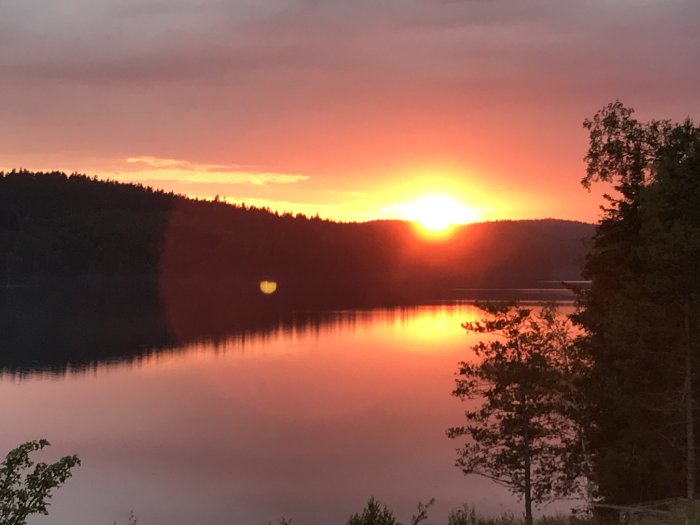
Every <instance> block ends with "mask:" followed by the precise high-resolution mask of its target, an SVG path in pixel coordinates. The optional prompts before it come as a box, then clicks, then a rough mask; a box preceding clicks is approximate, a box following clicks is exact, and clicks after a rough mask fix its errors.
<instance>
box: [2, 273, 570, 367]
mask: <svg viewBox="0 0 700 525" xmlns="http://www.w3.org/2000/svg"><path fill="white" fill-rule="evenodd" d="M518 292H520V293H518ZM536 292H541V293H539V295H538V294H537V293H536ZM551 292H557V291H556V290H539V291H538V290H520V291H518V290H510V291H508V290H485V291H484V290H481V291H471V292H470V291H463V292H461V293H460V294H461V295H462V296H463V297H464V298H466V297H469V298H472V299H484V298H485V297H486V298H489V299H495V300H498V299H509V298H510V299H512V298H513V297H518V298H520V299H523V298H530V299H533V300H536V301H541V300H543V299H544V300H552V299H555V298H560V299H566V298H568V297H570V295H567V293H566V292H564V294H563V295H561V297H560V296H557V295H553V294H552V293H551ZM513 293H515V294H516V295H513ZM559 293H561V290H559ZM484 294H486V295H484ZM304 299H306V300H304ZM397 304H399V305H401V306H398V308H400V309H401V312H402V313H401V315H404V314H405V315H412V314H414V313H415V311H416V310H415V309H416V308H417V306H415V305H418V304H426V303H425V302H424V301H414V302H411V301H403V302H398V301H397V302H396V303H393V304H392V303H386V302H381V301H372V300H371V296H370V295H367V296H366V297H364V298H362V300H356V301H349V300H348V299H347V298H344V299H343V301H342V302H339V301H333V300H331V298H327V299H324V301H319V298H318V297H317V296H310V297H306V298H305V297H304V296H303V294H299V295H292V296H291V298H290V296H285V295H283V294H277V293H275V294H272V295H265V294H263V293H261V292H260V290H259V289H258V288H256V287H255V286H251V287H249V288H243V289H240V288H239V289H238V290H237V291H236V292H232V291H231V290H230V289H229V288H228V287H221V288H211V287H205V286H198V285H197V283H193V282H190V283H184V284H183V283H182V282H179V283H178V282H175V281H173V282H170V283H164V282H163V281H162V280H161V281H160V282H159V283H156V282H155V281H154V280H153V279H141V280H136V281H135V280H134V279H125V280H120V281H111V282H110V283H109V284H106V283H105V282H104V281H99V284H98V283H97V282H95V281H88V280H81V281H78V282H76V281H71V282H69V283H67V282H66V283H63V284H62V285H54V286H52V287H49V288H47V287H23V288H19V287H18V288H6V289H0V337H2V339H1V340H0V345H1V348H2V351H1V352H0V373H5V374H13V375H15V374H17V375H26V374H35V373H48V374H59V375H62V374H65V373H68V372H77V373H81V372H85V371H89V370H93V369H95V368H97V367H98V366H102V365H110V364H118V363H124V362H127V363H129V362H136V361H139V360H142V359H146V358H148V357H151V356H153V355H154V354H162V353H177V352H186V351H188V349H189V348H191V346H192V345H193V344H198V343H213V345H214V346H215V347H216V346H219V345H224V343H225V346H226V347H229V346H231V343H233V345H234V346H236V347H238V348H243V347H245V346H246V345H248V344H250V343H260V342H264V341H267V340H270V339H273V338H276V337H278V336H280V335H303V334H314V333H316V334H318V333H320V332H321V331H325V332H328V331H333V330H336V329H343V330H346V329H348V328H353V327H355V326H356V325H358V324H362V323H368V322H371V320H372V319H373V316H374V315H376V311H375V310H373V309H374V308H377V307H397V306H396V305H397Z"/></svg>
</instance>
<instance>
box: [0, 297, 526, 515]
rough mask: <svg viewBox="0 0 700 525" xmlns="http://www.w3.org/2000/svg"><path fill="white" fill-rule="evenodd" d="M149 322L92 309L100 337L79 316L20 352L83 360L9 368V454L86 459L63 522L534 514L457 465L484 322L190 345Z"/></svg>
mask: <svg viewBox="0 0 700 525" xmlns="http://www.w3.org/2000/svg"><path fill="white" fill-rule="evenodd" d="M100 309H101V308H100V307H99V306H95V307H94V308H92V311H93V312H95V311H100ZM138 312H139V313H140V314H141V315H143V316H146V317H145V318H144V319H143V320H142V321H138V320H136V319H135V318H134V316H126V317H124V318H118V317H117V318H114V317H113V318H112V319H111V320H109V321H99V320H98V319H96V316H94V317H90V314H89V312H88V311H82V312H79V313H80V315H84V316H86V317H83V319H90V320H91V322H93V323H98V324H97V326H94V327H84V326H83V325H82V323H83V322H85V321H70V315H74V314H75V313H76V312H74V311H73V312H71V313H70V315H69V314H68V313H66V314H56V315H57V316H58V317H57V318H55V319H53V320H51V321H49V323H48V324H49V325H50V326H51V328H47V329H44V330H45V332H44V333H37V334H34V336H32V337H33V339H32V343H31V344H29V345H28V344H25V345H24V346H22V345H20V346H19V347H17V352H20V351H21V349H22V348H26V349H29V350H31V351H33V352H34V354H33V355H35V356H39V357H42V358H43V357H44V356H49V355H50V354H51V353H50V352H49V350H48V349H47V350H46V351H43V352H42V351H40V349H39V345H40V343H41V341H44V340H46V338H48V337H59V344H58V346H54V347H53V348H52V350H54V351H55V350H56V349H60V350H61V352H67V353H68V354H67V355H68V356H69V360H68V361H60V360H58V359H57V358H52V359H50V360H49V361H43V362H41V361H38V360H36V361H28V360H26V359H25V360H21V359H19V358H18V357H17V352H13V353H12V354H11V355H13V356H14V357H12V359H14V361H12V360H11V361H7V360H5V359H6V358H7V356H6V355H5V354H3V359H4V360H5V361H3V367H4V370H5V375H4V376H3V377H2V378H0V413H2V414H3V423H4V425H3V427H4V431H3V433H2V435H1V436H0V446H1V447H2V448H3V449H9V448H10V447H11V446H13V445H15V444H17V443H19V442H21V441H24V440H28V439H33V438H37V437H46V438H48V439H50V440H51V441H52V442H53V443H54V447H52V448H53V450H51V451H50V452H51V454H52V455H53V454H55V455H58V454H67V453H74V452H76V453H79V454H80V456H81V458H82V459H83V466H82V467H81V468H80V469H79V470H78V471H76V475H75V477H74V478H73V479H71V481H70V483H69V484H67V485H66V487H65V488H63V489H62V490H61V492H60V493H58V494H57V496H56V498H55V500H54V502H53V504H52V508H51V512H50V518H51V522H52V523H56V524H58V525H61V524H66V525H68V524H71V525H81V524H86V525H87V524H94V523H111V522H113V521H115V520H116V521H118V522H125V520H126V516H127V515H128V512H129V510H131V509H133V510H134V511H135V513H136V515H137V517H138V518H139V522H140V523H145V524H146V523H147V524H154V525H158V524H172V525H185V524H188V525H189V524H195V523H206V524H211V525H217V524H224V523H226V524H229V523H259V524H264V523H267V522H268V521H272V522H275V520H276V519H278V518H279V517H280V516H287V517H291V518H293V519H294V522H295V523H304V524H308V525H314V524H319V525H320V524H329V523H344V522H345V520H346V519H347V517H348V516H349V515H350V514H351V513H352V512H355V511H357V510H359V509H361V508H362V506H363V505H364V503H365V502H366V500H367V498H368V497H369V496H370V495H374V496H376V497H378V498H379V499H381V500H382V501H384V502H386V503H387V504H388V505H389V506H390V507H391V508H392V509H395V511H396V512H397V514H398V515H399V517H400V518H401V519H402V520H403V521H407V520H408V518H409V517H410V515H411V513H412V512H413V511H414V510H415V505H416V503H417V502H418V501H419V500H423V501H425V500H427V499H428V498H430V497H431V496H435V497H436V498H437V503H436V506H435V507H434V511H433V512H432V514H431V517H432V521H434V522H439V521H441V520H444V518H445V516H446V514H447V512H448V510H449V509H451V508H455V507H458V506H460V505H462V504H463V503H470V504H473V505H476V506H477V507H478V508H479V509H480V510H481V511H483V512H485V513H494V512H501V511H517V509H519V507H518V506H517V504H516V502H515V501H514V499H513V498H512V497H511V496H510V495H508V494H507V493H505V492H504V491H503V490H502V489H500V488H498V487H496V486H494V485H492V484H491V483H488V482H485V481H483V480H481V479H479V478H467V477H464V476H463V475H462V474H461V473H460V472H459V471H458V470H457V469H456V468H454V467H453V466H452V465H453V463H454V458H455V455H454V448H455V446H456V445H455V443H453V442H451V441H450V440H448V439H446V437H445V429H446V428H447V427H448V426H450V425H454V424H455V423H456V422H459V421H460V420H461V417H462V410H463V406H462V405H461V404H460V403H459V402H458V401H457V400H455V399H453V398H451V397H450V395H449V392H450V391H451V389H452V383H453V378H454V376H453V373H454V371H455V369H456V363H457V361H459V360H461V359H465V358H468V347H469V345H470V344H471V343H473V342H474V336H473V335H472V336H470V335H467V334H466V333H465V332H464V331H463V330H461V329H460V327H459V325H460V323H462V322H464V321H467V320H472V319H474V318H475V317H476V315H477V312H476V311H475V310H474V308H473V307H471V306H469V305H466V304H453V305H439V306H425V307H412V308H397V309H375V310H345V311H336V312H325V313H315V314H301V313H288V314H284V313H283V312H273V313H271V315H270V316H269V317H268V318H265V320H260V321H256V323H258V324H253V325H250V324H249V325H247V327H246V326H244V325H236V327H234V328H233V329H231V330H230V331H229V332H228V333H226V332H225V331H224V330H222V331H220V332H217V333H215V334H214V335H213V336H211V337H204V336H202V335H201V332H200V333H195V332H193V334H196V336H195V335H193V336H192V337H191V338H190V339H188V340H185V341H183V340H179V339H177V337H175V336H174V335H173V334H172V332H170V331H169V330H168V327H167V324H165V323H160V324H159V323H158V322H156V323H155V326H156V327H157V328H158V333H156V334H155V335H148V334H147V333H146V331H145V330H144V331H140V326H141V323H143V324H144V325H145V324H146V320H150V321H153V319H152V318H148V317H147V313H146V312H145V311H144V310H139V311H138ZM61 322H69V323H70V324H69V326H70V328H71V330H60V329H59V326H58V325H59V324H60V323H61ZM129 325H133V328H134V331H133V332H131V333H122V331H126V329H125V327H127V326H129ZM251 326H252V327H251ZM79 329H85V330H86V331H87V336H85V334H83V335H82V336H80V337H79V336H78V335H76V331H77V330H79ZM37 330H39V328H37ZM101 330H105V333H106V334H107V335H109V337H114V338H115V340H114V341H113V342H112V343H109V342H108V341H106V340H105V339H100V337H99V335H100V332H101ZM103 335H104V334H103ZM20 336H21V331H20V330H18V331H16V332H14V334H13V335H12V336H11V337H12V338H13V339H11V340H12V341H13V342H14V343H15V344H19V343H20V341H19V339H20ZM30 338H31V337H30ZM61 338H62V339H61ZM71 344H77V345H78V348H77V349H71V348H70V345H71ZM91 344H94V345H99V348H95V349H92V350H94V352H92V353H91V351H90V345H91ZM130 344H135V345H136V346H134V347H129V345H130ZM20 357H21V356H20ZM18 359H19V360H18ZM47 363H48V364H47ZM20 371H21V373H20ZM67 371H72V372H75V371H79V372H80V373H66V372H67ZM36 523H42V521H41V520H37V521H36Z"/></svg>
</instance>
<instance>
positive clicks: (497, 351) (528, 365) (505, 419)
mask: <svg viewBox="0 0 700 525" xmlns="http://www.w3.org/2000/svg"><path fill="white" fill-rule="evenodd" d="M479 306H480V307H481V308H482V309H483V310H484V311H485V312H486V313H487V314H488V315H489V317H487V318H485V319H482V320H481V321H479V322H469V323H465V324H464V325H463V327H464V328H465V329H466V330H467V331H469V332H475V333H479V334H490V335H491V336H493V337H492V338H491V339H490V340H488V341H481V342H479V343H477V344H476V345H475V346H474V347H473V348H472V350H473V352H474V356H475V358H476V360H475V361H464V362H462V363H460V368H459V371H458V379H457V380H456V388H455V390H454V391H453V395H455V396H457V397H459V398H460V399H462V400H471V401H475V402H476V403H475V404H474V403H472V404H470V406H469V408H468V409H467V410H466V411H465V416H466V420H467V421H466V424H465V425H463V426H458V427H453V428H450V429H449V430H448V436H449V437H451V438H460V437H463V436H466V437H467V438H468V440H467V442H466V444H465V445H464V446H463V447H462V448H461V449H459V450H458V459H457V466H458V467H460V468H461V469H462V470H463V471H464V473H466V474H478V475H481V476H484V477H487V478H489V479H491V480H493V481H495V482H496V483H498V484H501V485H503V486H505V487H507V488H508V489H510V490H511V491H512V492H513V493H515V494H517V495H519V496H521V497H523V498H524V500H525V518H526V522H527V523H532V504H533V503H540V502H544V501H547V500H549V499H552V498H555V497H560V496H565V495H568V494H572V493H574V492H576V491H577V490H578V488H579V481H580V474H581V472H582V467H583V465H584V463H583V461H582V459H583V454H582V450H581V448H580V446H579V445H580V443H579V432H578V427H577V423H576V418H575V417H574V416H575V410H576V406H577V405H578V403H577V400H576V384H575V382H574V381H573V378H574V377H577V375H578V374H580V373H581V371H582V367H583V364H582V363H581V362H580V360H579V357H578V355H577V354H576V352H575V349H574V347H573V345H572V341H573V337H572V335H571V332H570V323H569V322H568V321H567V320H566V319H564V318H562V317H560V316H559V315H558V314H557V311H556V308H555V307H554V306H552V305H548V306H545V307H543V308H541V309H540V310H539V311H533V310H531V309H528V308H522V307H519V306H517V305H515V304H481V305H479Z"/></svg>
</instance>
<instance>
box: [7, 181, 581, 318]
mask: <svg viewBox="0 0 700 525" xmlns="http://www.w3.org/2000/svg"><path fill="white" fill-rule="evenodd" d="M592 234H593V226H592V225H589V224H584V223H578V222H571V221H559V220H553V219H547V220H539V221H504V222H491V223H480V224H472V225H466V226H463V227H460V228H458V229H457V230H456V231H455V232H454V234H453V235H452V236H451V237H450V238H449V239H448V240H445V241H442V242H438V241H429V240H425V239H423V238H421V237H420V236H419V235H417V233H416V232H415V230H414V228H413V226H412V225H411V224H409V223H405V222H400V221H375V222H368V223H334V222H331V221H326V220H321V219H309V218H307V217H304V216H300V215H298V216H291V215H278V214H275V213H271V212H269V211H267V210H261V209H256V208H246V207H243V206H231V205H227V204H224V203H219V202H205V201H195V200H191V199H187V198H185V197H182V196H178V195H175V194H172V193H165V192H162V191H156V190H153V189H150V188H146V187H142V186H139V185H133V184H121V183H116V182H105V181H98V180H95V179H92V178H89V177H85V176H82V175H71V176H67V175H65V174H62V173H57V172H55V173H30V172H26V171H20V172H9V173H0V282H2V281H4V282H7V283H22V282H36V281H37V280H39V281H41V282H51V281H56V280H60V279H66V278H75V277H81V276H82V277H84V276H93V277H99V278H118V279H127V280H134V279H136V278H146V279H157V280H158V282H159V283H160V289H161V291H162V293H163V294H164V295H166V296H168V297H172V298H178V297H179V298H180V299H178V302H179V301H180V300H182V301H184V302H185V303H187V304H191V303H192V302H193V297H194V298H196V297H197V296H198V295H202V294H206V295H210V294H217V293H219V294H224V293H225V294H227V296H231V295H233V296H235V297H238V298H241V299H244V300H246V301H248V300H251V301H261V300H266V301H270V299H269V298H261V297H260V296H261V294H260V293H259V291H258V283H259V282H260V281H261V280H263V279H269V280H274V281H276V282H278V284H279V287H278V292H277V293H276V294H275V296H274V297H275V299H274V300H275V301H282V302H285V303H292V304H296V303H299V304H305V303H309V304H315V305H328V306H330V305H334V306H337V305H344V304H347V305H350V304H356V303H377V302H379V303H398V302H402V301H411V300H421V299H425V298H437V297H444V296H445V294H447V293H449V292H450V291H451V290H453V289H455V288H460V287H464V288H475V287H530V286H536V285H537V284H538V283H539V282H541V281H558V280H573V279H578V278H579V276H580V268H581V266H582V263H583V259H584V256H585V252H586V239H589V238H590V237H591V235H592ZM193 294H194V295H193ZM173 300H175V299H173Z"/></svg>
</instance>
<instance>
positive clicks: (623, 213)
mask: <svg viewBox="0 0 700 525" xmlns="http://www.w3.org/2000/svg"><path fill="white" fill-rule="evenodd" d="M584 126H585V127H586V128H587V129H588V130H589V134H590V143H589V149H588V152H587V155H586V157H585V160H586V163H587V174H586V177H585V178H584V179H583V181H582V183H583V185H584V186H585V187H590V185H591V183H592V182H596V181H604V182H608V183H611V184H612V185H613V187H614V188H615V193H614V194H612V195H608V196H607V202H608V205H607V207H606V208H604V209H603V215H602V218H601V220H600V223H599V224H598V227H597V230H596V235H595V237H594V243H593V247H592V250H591V251H590V253H589V255H588V258H587V261H586V265H585V271H584V276H585V277H586V278H588V279H590V280H591V287H590V289H587V290H581V291H580V294H579V301H580V306H581V311H580V313H579V314H578V315H577V316H576V320H577V322H578V323H579V325H580V326H581V327H582V328H584V329H585V336H584V337H582V338H581V340H580V343H581V344H582V345H583V346H584V347H585V348H586V351H587V353H588V355H589V357H590V360H591V363H592V368H591V374H590V376H589V381H588V383H587V385H586V399H587V401H588V405H587V407H586V414H587V416H586V417H587V423H588V424H587V425H586V427H587V428H588V433H587V438H588V442H589V446H590V450H591V452H592V453H593V464H594V472H595V481H596V483H597V485H598V490H599V495H600V496H601V497H602V498H604V499H606V500H607V501H608V502H611V503H635V502H640V501H646V500H654V499H660V498H666V497H674V496H687V497H693V496H694V495H695V492H696V490H695V478H696V475H697V462H696V461H695V449H696V448H697V446H698V442H697V437H696V436H695V434H696V433H695V431H694V428H695V426H696V421H695V419H696V417H695V405H696V404H697V401H698V399H697V398H698V391H697V388H696V387H695V386H694V385H696V384H697V380H696V376H697V372H696V371H697V369H698V357H699V355H700V348H699V344H698V334H699V332H700V308H699V307H700V302H699V300H698V299H699V293H700V129H699V128H698V127H696V126H695V125H694V124H693V123H692V122H691V121H690V120H686V121H684V122H682V123H673V122H671V121H668V120H652V121H649V122H640V121H638V120H637V119H635V118H634V111H633V110H632V109H631V108H628V107H625V106H624V105H623V104H622V103H620V102H614V103H612V104H608V105H607V106H605V107H604V108H603V109H601V110H600V111H599V112H598V113H596V115H595V116H594V117H593V118H592V119H588V120H586V121H585V122H584ZM621 473H625V475H624V480H625V481H624V483H621V482H620V478H621Z"/></svg>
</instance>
